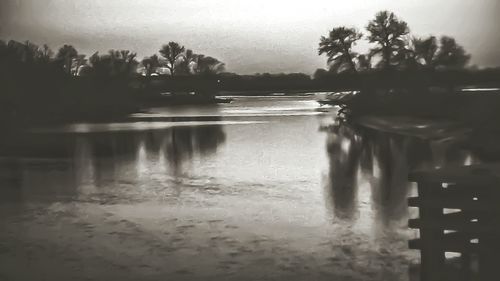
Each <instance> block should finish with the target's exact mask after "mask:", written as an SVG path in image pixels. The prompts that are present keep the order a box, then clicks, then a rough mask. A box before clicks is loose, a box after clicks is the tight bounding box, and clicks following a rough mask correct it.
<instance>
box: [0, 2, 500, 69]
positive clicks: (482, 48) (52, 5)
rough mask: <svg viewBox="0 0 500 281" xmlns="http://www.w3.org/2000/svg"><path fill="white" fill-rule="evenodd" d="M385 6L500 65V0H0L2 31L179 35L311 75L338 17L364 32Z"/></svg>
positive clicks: (136, 43)
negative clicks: (323, 38) (320, 45)
mask: <svg viewBox="0 0 500 281" xmlns="http://www.w3.org/2000/svg"><path fill="white" fill-rule="evenodd" d="M383 9H387V10H390V11H393V12H395V13H396V14H397V15H398V16H400V17H401V18H402V19H404V20H405V21H407V22H408V24H409V26H410V28H411V31H412V34H414V35H417V36H425V35H429V34H435V35H450V36H453V37H455V38H456V39H457V41H458V42H459V43H460V44H462V45H463V46H464V47H465V48H466V50H467V51H469V52H470V53H471V54H472V63H473V64H477V65H479V66H483V67H484V66H500V31H499V27H500V0H440V1H438V0H397V1H395V0H349V1H348V0H344V1H340V0H306V1H295V0H247V1H239V0H176V1H172V0H0V38H1V39H4V40H8V39H15V40H22V41H24V40H27V39H29V40H30V41H33V42H35V43H38V44H43V43H47V44H48V45H49V46H51V47H52V48H53V49H56V48H57V47H58V46H60V45H62V44H65V43H68V44H72V45H74V46H75V47H76V48H77V49H78V50H79V51H80V52H82V53H85V54H92V53H93V52H94V51H101V52H105V51H107V50H108V49H111V48H113V49H124V48H126V49H130V50H132V51H135V52H137V53H138V55H139V57H140V58H142V57H144V56H146V55H151V54H153V53H157V51H158V49H159V48H160V46H161V45H162V44H163V43H166V42H168V41H178V42H180V43H182V44H183V45H185V46H186V47H188V48H191V49H193V50H194V51H195V52H199V53H203V54H206V55H211V56H214V57H217V58H218V59H219V60H221V61H223V62H225V63H226V66H227V70H228V71H233V72H238V73H255V72H261V73H262V72H271V73H276V72H306V73H312V72H313V71H314V70H315V69H316V68H319V67H325V61H326V59H325V58H324V57H319V56H318V55H317V45H318V41H319V37H320V36H322V35H326V34H327V33H328V31H329V30H330V29H331V28H332V27H334V26H339V25H346V26H352V27H357V28H358V29H359V30H362V31H364V28H365V26H366V25H367V22H368V21H369V20H370V19H372V18H373V17H374V15H375V13H376V12H377V11H380V10H383ZM367 48H368V46H367V44H366V43H361V44H360V45H359V46H358V49H359V50H360V51H364V50H366V49H367Z"/></svg>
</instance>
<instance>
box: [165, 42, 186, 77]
mask: <svg viewBox="0 0 500 281" xmlns="http://www.w3.org/2000/svg"><path fill="white" fill-rule="evenodd" d="M184 50H185V48H184V46H181V45H180V44H179V43H177V42H169V43H168V44H166V45H163V46H162V47H161V49H160V54H161V55H162V56H163V57H164V58H165V59H166V60H167V65H166V66H165V67H166V68H168V70H169V71H170V75H171V76H174V75H175V68H176V63H177V60H178V59H179V58H181V57H182V54H183V53H184Z"/></svg>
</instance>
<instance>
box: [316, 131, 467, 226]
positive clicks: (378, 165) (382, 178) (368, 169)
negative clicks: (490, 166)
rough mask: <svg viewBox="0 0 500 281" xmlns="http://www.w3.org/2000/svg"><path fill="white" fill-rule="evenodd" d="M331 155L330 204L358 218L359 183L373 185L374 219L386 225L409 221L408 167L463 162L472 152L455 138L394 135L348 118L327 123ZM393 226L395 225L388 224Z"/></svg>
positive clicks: (342, 214)
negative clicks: (442, 140) (465, 150)
mask: <svg viewBox="0 0 500 281" xmlns="http://www.w3.org/2000/svg"><path fill="white" fill-rule="evenodd" d="M326 131H327V134H328V136H327V154H328V158H329V174H328V181H327V184H326V185H325V188H326V194H327V195H328V196H327V198H328V199H327V201H328V202H327V205H328V206H329V208H330V209H331V210H332V212H333V215H334V217H336V218H337V219H343V220H350V221H354V220H356V219H357V218H358V217H359V208H360V202H359V198H358V197H359V194H360V190H359V189H360V188H364V187H366V186H368V188H369V192H370V193H371V198H370V201H371V202H370V204H371V208H372V210H373V212H374V219H375V221H376V223H378V224H380V226H381V227H383V228H387V227H389V226H391V225H394V226H396V225H400V224H405V223H406V218H407V216H408V207H407V204H406V198H407V197H408V195H409V194H408V193H409V192H410V190H411V186H412V185H411V184H410V183H409V182H408V180H407V177H408V172H409V171H411V170H414V169H425V168H432V167H437V166H442V165H450V164H454V163H456V164H463V163H465V162H466V161H467V160H466V159H467V158H470V153H468V152H464V151H461V150H460V149H459V146H458V145H457V144H456V143H453V142H449V143H447V142H441V141H429V140H423V139H419V138H415V137H409V136H401V135H394V134H389V133H385V132H381V131H377V130H374V129H367V128H364V127H360V126H354V125H351V124H347V123H345V122H339V123H336V124H335V125H333V126H330V127H328V128H326ZM389 229H390V227H389Z"/></svg>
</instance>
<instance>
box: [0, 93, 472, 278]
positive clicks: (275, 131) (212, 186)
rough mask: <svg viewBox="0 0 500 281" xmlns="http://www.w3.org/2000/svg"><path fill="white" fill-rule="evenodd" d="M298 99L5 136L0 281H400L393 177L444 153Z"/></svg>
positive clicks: (403, 271)
mask: <svg viewBox="0 0 500 281" xmlns="http://www.w3.org/2000/svg"><path fill="white" fill-rule="evenodd" d="M314 99H315V98H314V97H274V98H263V97H252V98H246V97H237V98H236V100H235V101H234V102H233V103H232V104H228V105H219V106H208V107H207V106H205V107H177V108H175V109H172V108H170V109H169V108H156V109H151V113H144V114H136V115H134V116H131V118H130V119H129V120H124V122H116V123H106V124H71V125H67V126H61V127H53V128H37V129H33V130H30V131H28V132H24V133H22V134H20V133H15V134H14V133H12V134H7V133H6V134H5V135H4V136H3V137H2V140H1V141H0V154H1V157H0V229H1V231H0V280H51V281H54V280H410V277H409V273H408V269H409V266H410V264H415V263H417V261H418V253H417V252H414V251H411V250H408V248H407V240H408V239H410V238H414V237H415V235H416V234H415V233H414V232H412V231H410V230H408V229H407V228H406V223H407V219H408V213H409V211H408V208H407V206H406V197H407V196H408V195H409V194H410V193H412V192H413V190H412V186H411V185H410V184H408V183H407V182H406V177H407V172H408V170H409V169H412V168H418V167H421V166H426V165H427V166H428V165H430V164H429V163H433V164H432V165H438V164H439V162H440V161H441V162H442V161H446V155H441V154H440V153H439V151H441V150H440V149H439V144H437V145H430V144H429V143H427V142H424V141H418V140H415V139H410V138H403V137H390V136H387V135H385V134H382V133H377V132H374V131H363V130H360V129H359V128H358V129H354V128H351V127H346V126H339V125H338V124H335V122H334V113H335V110H334V109H325V108H322V109H320V108H318V105H317V103H316V102H315V101H314ZM436 147H437V148H436ZM460 157H462V156H459V157H458V158H457V157H455V159H452V160H453V161H459V162H460V161H468V160H467V159H466V158H467V157H466V156H463V157H462V158H460ZM443 159H444V160H443Z"/></svg>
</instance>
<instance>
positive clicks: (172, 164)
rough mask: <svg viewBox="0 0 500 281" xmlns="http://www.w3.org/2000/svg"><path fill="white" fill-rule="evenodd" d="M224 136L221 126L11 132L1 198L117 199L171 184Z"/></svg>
mask: <svg viewBox="0 0 500 281" xmlns="http://www.w3.org/2000/svg"><path fill="white" fill-rule="evenodd" d="M225 138H226V135H225V132H224V128H223V126H222V125H214V124H213V123H212V124H211V125H196V126H174V127H171V128H167V129H159V130H146V131H119V132H106V133H89V134H74V133H64V132H61V133H59V134H54V133H26V132H23V133H12V134H10V135H9V136H7V137H5V138H2V140H1V144H0V148H1V150H0V168H1V169H0V170H1V171H2V173H1V174H0V180H1V181H2V182H1V183H2V190H1V192H2V197H3V198H4V199H6V198H8V199H6V200H8V201H11V202H12V201H16V202H18V201H27V200H28V199H35V200H45V199H49V200H51V201H56V200H62V199H63V198H66V199H72V198H73V199H74V198H75V197H79V198H80V199H82V197H86V198H87V199H88V200H91V199H92V198H93V197H95V196H97V195H100V196H101V195H103V194H107V195H108V196H111V197H112V196H114V195H113V193H114V191H112V189H122V188H128V189H130V191H132V189H134V187H137V189H141V188H143V189H144V188H148V186H153V185H154V184H155V183H158V181H161V182H159V184H160V185H162V184H163V185H168V184H172V183H175V181H176V180H179V179H180V178H182V177H185V176H187V175H186V174H189V172H190V169H189V163H190V162H192V161H194V159H195V158H203V157H206V156H208V155H210V154H213V153H215V152H216V151H217V149H218V147H219V146H220V145H221V144H223V143H224V142H225ZM172 185H173V184H172ZM151 188H156V189H160V188H161V187H159V186H154V187H151ZM106 189H107V190H106ZM122 191H125V190H122ZM117 192H119V191H117ZM134 192H137V191H134ZM115 195H116V196H118V197H119V196H120V195H118V194H115ZM26 197H29V198H26ZM101 198H102V196H101ZM108 199H112V198H108Z"/></svg>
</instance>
